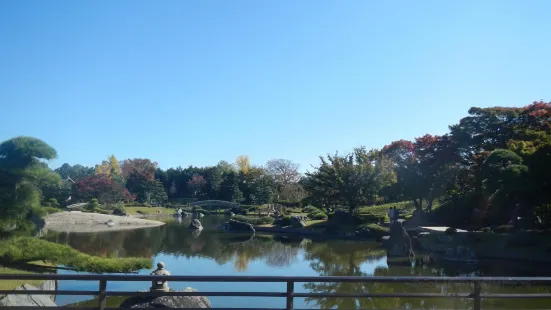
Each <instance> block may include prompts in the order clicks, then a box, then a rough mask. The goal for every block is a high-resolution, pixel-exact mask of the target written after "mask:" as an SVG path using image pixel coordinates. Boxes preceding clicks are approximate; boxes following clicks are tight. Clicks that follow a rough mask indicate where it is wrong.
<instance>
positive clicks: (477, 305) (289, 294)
mask: <svg viewBox="0 0 551 310" xmlns="http://www.w3.org/2000/svg"><path fill="white" fill-rule="evenodd" d="M0 280H23V281H25V280H58V281H98V282H99V286H98V290H90V291H76V290H64V291H62V290H55V291H46V290H17V291H13V290H12V291H9V290H0V294H10V295H72V296H76V295H82V296H97V297H98V307H97V308H80V309H90V310H92V309H94V310H98V309H99V310H109V309H110V308H107V307H106V298H107V297H108V296H152V297H157V296H225V297H226V296H228V297H229V296H233V297H280V298H285V300H286V303H285V308H283V309H286V310H297V309H295V308H294V307H293V301H294V298H325V297H328V298H464V299H472V300H473V309H474V310H480V309H481V299H482V298H548V299H551V293H538V294H530V293H529V294H483V293H481V286H482V284H500V285H505V284H524V285H526V284H535V285H551V277H538V278H534V277H290V276H178V275H175V276H149V275H99V274H97V275H79V274H73V275H58V274H1V275H0ZM108 281H113V282H121V281H122V282H124V281H133V282H134V281H141V282H145V281H148V282H153V281H170V282H183V281H185V282H263V283H286V284H287V285H286V287H287V289H286V291H285V292H131V291H107V282H108ZM321 282H333V283H334V282H365V283H415V284H419V283H434V284H442V283H454V284H455V283H463V284H472V285H473V290H472V293H408V292H399V293H367V292H366V293H296V292H295V291H294V284H295V283H321ZM50 308H51V309H57V310H63V309H70V308H67V307H55V308H53V307H3V308H2V309H6V310H47V309H50ZM117 309H121V308H117ZM217 309H226V308H217ZM230 309H231V310H239V309H243V308H230ZM245 309H266V310H270V309H268V308H245ZM188 310H189V309H188Z"/></svg>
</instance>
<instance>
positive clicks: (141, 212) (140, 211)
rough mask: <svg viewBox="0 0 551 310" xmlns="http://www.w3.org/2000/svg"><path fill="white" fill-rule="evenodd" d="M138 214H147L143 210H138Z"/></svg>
mask: <svg viewBox="0 0 551 310" xmlns="http://www.w3.org/2000/svg"><path fill="white" fill-rule="evenodd" d="M136 213H138V214H145V212H143V211H142V210H138V211H136Z"/></svg>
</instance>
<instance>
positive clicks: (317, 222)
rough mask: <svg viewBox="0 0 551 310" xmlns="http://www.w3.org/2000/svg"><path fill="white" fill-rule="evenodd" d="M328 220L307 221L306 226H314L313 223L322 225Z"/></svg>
mask: <svg viewBox="0 0 551 310" xmlns="http://www.w3.org/2000/svg"><path fill="white" fill-rule="evenodd" d="M325 222H327V220H310V221H306V227H309V226H312V225H320V224H323V223H325Z"/></svg>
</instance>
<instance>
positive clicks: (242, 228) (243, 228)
mask: <svg viewBox="0 0 551 310" xmlns="http://www.w3.org/2000/svg"><path fill="white" fill-rule="evenodd" d="M226 227H227V230H229V231H233V232H252V233H253V234H254V233H255V232H256V231H255V229H254V227H253V225H251V224H249V223H244V222H239V221H236V220H229V222H228V225H227V226H226Z"/></svg>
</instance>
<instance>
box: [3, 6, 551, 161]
mask: <svg viewBox="0 0 551 310" xmlns="http://www.w3.org/2000/svg"><path fill="white" fill-rule="evenodd" d="M549 12H551V1H547V0H541V1H535V0H534V1H532V0H528V1H521V0H518V1H507V0H483V1H481V0H473V1H442V0H435V1H367V0H360V1H320V0H311V1H296V0H288V1H282V0H277V1H253V0H249V1H235V0H233V1H223V0H218V1H209V0H201V1H138V0H128V1H122V0H117V1H38V0H36V1H24V0H11V1H9V0H4V1H0V105H1V106H0V108H1V111H2V113H1V116H2V117H1V121H0V140H5V139H8V138H11V137H13V136H17V135H28V136H34V137H38V138H41V139H43V140H44V141H46V142H47V143H49V144H51V145H52V146H53V147H55V148H56V149H57V151H58V153H59V158H58V159H57V160H55V161H53V162H52V163H51V166H52V167H57V166H59V165H61V164H62V163H64V162H68V163H70V164H77V163H80V164H84V165H89V166H93V165H94V164H97V163H99V162H100V161H101V160H103V159H105V158H106V157H107V156H108V155H109V154H114V155H115V156H117V158H118V159H119V160H122V159H125V158H150V159H152V160H155V161H157V162H159V164H160V166H161V167H162V168H169V167H175V166H178V165H181V166H188V165H191V164H192V165H198V166H203V165H212V164H216V163H217V162H218V161H219V160H227V161H233V160H234V159H235V157H236V156H238V155H241V154H246V155H249V156H250V158H251V161H252V162H253V163H254V164H263V163H264V162H266V161H267V160H269V159H272V158H287V159H291V160H293V161H296V162H298V163H300V164H301V165H302V168H303V169H306V168H308V167H309V166H310V164H317V162H318V160H317V157H318V156H319V155H322V154H325V153H328V152H331V153H332V152H334V151H337V150H338V151H341V152H346V151H350V150H351V149H352V148H353V147H355V146H361V145H364V146H366V147H368V148H380V147H382V146H384V145H385V144H388V143H389V142H391V141H393V140H398V139H402V138H404V139H412V138H414V137H417V136H421V135H423V134H425V133H432V134H442V133H445V132H447V130H448V125H450V124H453V123H456V122H457V121H458V120H459V119H460V118H461V117H463V116H465V115H466V114H467V110H468V108H469V107H471V106H482V107H484V106H496V105H499V106H512V105H526V104H529V103H531V102H532V101H534V100H539V99H544V100H547V101H548V100H551V74H550V69H551V55H550V52H549V51H550V50H551V19H550V18H549Z"/></svg>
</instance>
